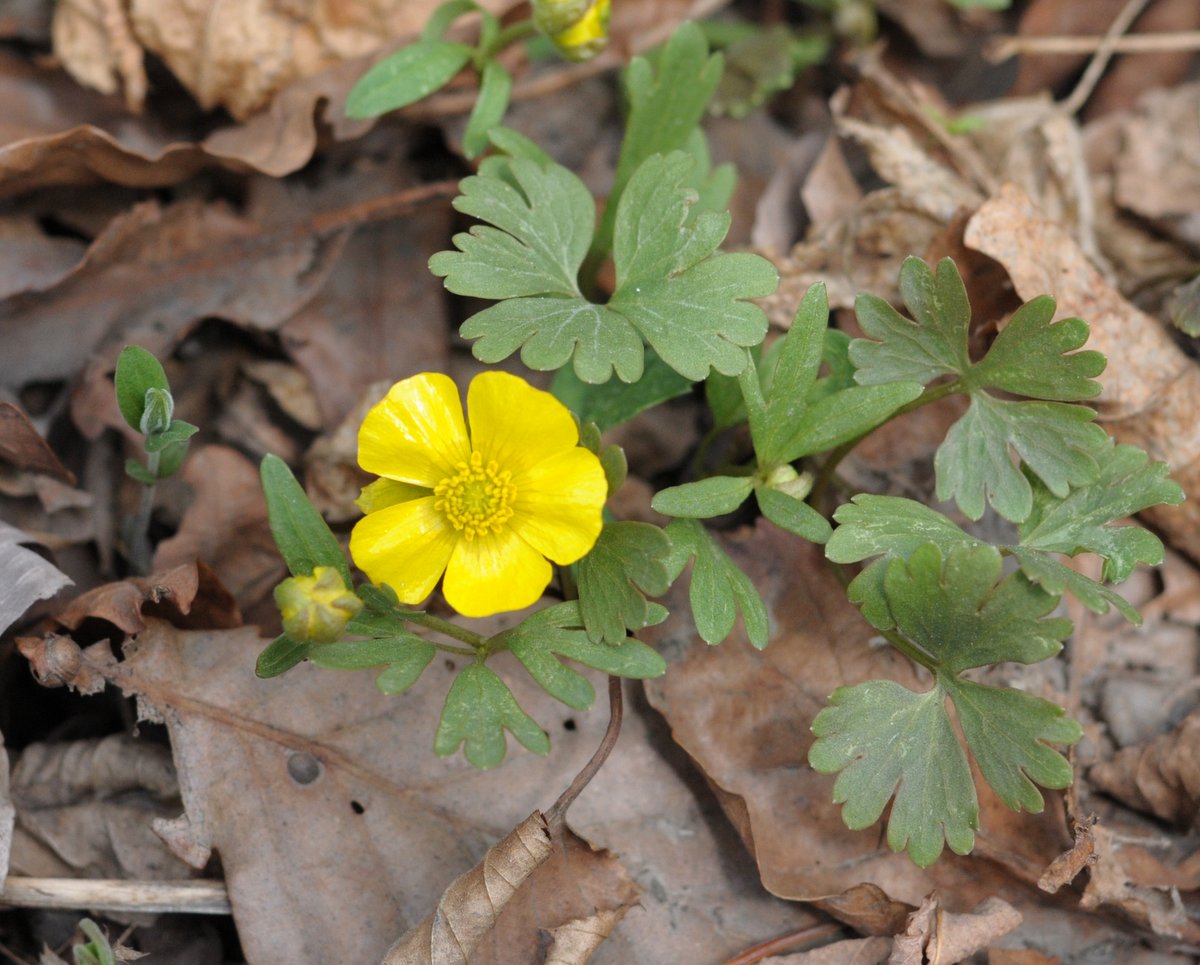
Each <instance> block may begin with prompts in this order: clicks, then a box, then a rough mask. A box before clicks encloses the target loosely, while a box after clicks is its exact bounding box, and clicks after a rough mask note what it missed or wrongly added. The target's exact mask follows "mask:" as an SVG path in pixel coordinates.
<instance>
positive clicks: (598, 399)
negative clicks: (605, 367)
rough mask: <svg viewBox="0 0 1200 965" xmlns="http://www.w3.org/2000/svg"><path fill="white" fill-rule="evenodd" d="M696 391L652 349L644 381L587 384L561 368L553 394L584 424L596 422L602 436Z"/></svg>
mask: <svg viewBox="0 0 1200 965" xmlns="http://www.w3.org/2000/svg"><path fill="white" fill-rule="evenodd" d="M691 389H692V382H691V380H690V379H685V378H684V377H683V376H682V375H680V374H679V373H678V372H676V371H675V370H674V369H673V368H671V367H670V366H669V365H667V363H666V362H664V361H663V360H662V359H660V358H659V357H658V355H657V354H656V353H655V352H654V351H653V349H651V350H650V351H648V352H646V353H645V368H644V369H643V370H642V375H641V378H639V379H638V380H637V381H636V382H633V383H632V384H629V385H626V384H625V383H623V382H613V381H608V382H604V383H602V384H600V385H594V384H591V383H588V382H584V381H583V380H582V379H581V378H579V376H578V375H576V374H575V370H574V369H569V368H561V369H559V370H558V371H557V372H556V373H555V374H554V382H553V384H552V386H551V390H550V391H551V392H553V393H554V397H555V398H556V399H558V401H559V402H561V403H562V404H563V405H565V406H566V407H567V408H568V409H570V410H571V411H572V412H574V413H575V414H576V415H577V416H579V421H581V422H594V423H596V425H597V426H598V427H599V429H600V431H601V432H605V431H607V430H609V429H612V428H614V427H615V426H619V425H621V424H622V423H625V422H628V421H629V420H630V419H632V418H633V417H634V416H636V415H638V414H639V413H642V412H645V411H646V410H647V409H652V408H653V407H654V406H656V405H658V404H659V403H662V402H666V401H668V400H670V399H674V398H677V397H679V396H681V395H686V394H687V393H688V392H690V391H691Z"/></svg>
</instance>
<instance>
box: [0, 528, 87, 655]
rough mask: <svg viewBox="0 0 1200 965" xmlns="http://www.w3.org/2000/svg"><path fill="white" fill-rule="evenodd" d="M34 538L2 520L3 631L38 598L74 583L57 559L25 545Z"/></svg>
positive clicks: (0, 613) (0, 595)
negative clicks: (29, 548) (49, 557)
mask: <svg viewBox="0 0 1200 965" xmlns="http://www.w3.org/2000/svg"><path fill="white" fill-rule="evenodd" d="M31 542H34V541H33V540H32V539H31V538H30V537H29V536H27V535H26V534H25V533H23V532H21V530H19V529H17V528H16V527H15V526H10V525H9V524H8V523H6V522H4V521H3V520H0V632H2V631H4V630H7V629H8V628H9V627H10V626H12V625H13V624H14V623H16V622H17V621H18V620H19V619H21V617H22V616H24V615H25V611H26V610H28V609H29V607H30V606H32V605H33V604H34V603H35V602H36V601H37V600H44V599H46V598H47V597H51V596H53V595H54V594H55V593H57V592H58V591H59V590H61V589H62V588H63V587H64V586H69V585H70V584H71V579H70V578H69V577H68V576H67V575H66V574H65V573H63V572H62V571H61V570H60V569H58V567H56V566H55V565H54V564H53V563H50V562H49V561H47V560H45V559H43V558H42V557H40V556H38V554H37V553H35V552H33V551H32V550H28V549H26V548H25V547H24V546H22V545H21V544H22V543H31Z"/></svg>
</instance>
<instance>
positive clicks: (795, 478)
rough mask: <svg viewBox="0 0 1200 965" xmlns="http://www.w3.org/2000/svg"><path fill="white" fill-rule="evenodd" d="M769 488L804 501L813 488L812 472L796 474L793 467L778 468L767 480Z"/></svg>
mask: <svg viewBox="0 0 1200 965" xmlns="http://www.w3.org/2000/svg"><path fill="white" fill-rule="evenodd" d="M765 482H766V484H767V486H768V488H770V489H775V490H778V491H779V492H781V493H786V494H787V495H789V496H791V497H792V498H793V499H804V498H805V497H806V496H807V495H808V494H809V493H810V492H811V491H812V487H813V477H812V473H810V472H807V471H806V472H796V470H795V469H794V468H793V467H792V466H787V465H784V466H776V467H775V468H774V469H772V470H771V472H770V474H769V475H768V476H767V478H766V480H765Z"/></svg>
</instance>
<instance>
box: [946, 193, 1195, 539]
mask: <svg viewBox="0 0 1200 965" xmlns="http://www.w3.org/2000/svg"><path fill="white" fill-rule="evenodd" d="M964 243H965V244H966V245H967V246H968V247H969V248H974V249H975V250H977V251H981V252H983V253H984V254H985V255H988V256H989V257H991V258H994V259H995V260H996V261H998V262H1000V263H1001V264H1002V265H1003V266H1004V268H1005V270H1006V271H1007V272H1008V274H1009V277H1010V278H1011V279H1012V283H1013V287H1014V288H1015V289H1016V291H1017V294H1018V295H1020V296H1021V298H1022V299H1024V300H1026V301H1028V300H1029V299H1031V298H1035V297H1037V296H1038V295H1046V294H1048V295H1051V296H1052V297H1053V298H1054V299H1055V300H1056V302H1057V303H1058V312H1057V316H1058V317H1059V318H1066V317H1069V316H1077V317H1079V318H1082V319H1084V320H1085V321H1086V322H1087V323H1088V325H1089V326H1090V329H1091V334H1090V337H1089V338H1088V343H1087V347H1088V348H1089V349H1096V350H1098V351H1100V352H1103V353H1104V355H1105V356H1107V358H1108V360H1109V364H1108V368H1107V369H1106V370H1105V372H1104V375H1103V377H1102V379H1101V383H1102V384H1103V386H1104V391H1103V392H1102V393H1101V395H1100V397H1099V399H1098V401H1097V403H1096V407H1097V410H1098V412H1099V418H1100V421H1101V422H1103V423H1104V424H1105V428H1106V429H1107V430H1108V431H1109V432H1110V433H1111V434H1112V435H1114V436H1116V438H1117V440H1118V441H1119V442H1127V443H1132V444H1134V445H1136V446H1139V447H1141V448H1142V449H1145V450H1146V451H1147V452H1149V454H1150V457H1151V458H1152V459H1156V460H1162V461H1164V462H1166V463H1167V464H1168V465H1169V466H1170V467H1171V475H1172V477H1173V478H1174V479H1175V481H1176V482H1178V483H1179V484H1180V486H1182V487H1183V490H1184V492H1185V493H1186V494H1187V496H1188V497H1189V498H1188V499H1187V500H1186V501H1185V502H1183V503H1182V504H1180V505H1178V506H1162V507H1156V508H1154V509H1152V510H1148V511H1146V512H1145V513H1144V514H1143V515H1145V516H1146V517H1147V518H1148V519H1149V520H1150V521H1151V522H1153V523H1154V524H1155V526H1157V527H1159V528H1160V529H1161V530H1162V531H1163V532H1164V534H1165V535H1166V537H1167V539H1168V540H1169V541H1170V542H1171V543H1172V544H1173V545H1174V546H1175V547H1176V548H1178V549H1181V550H1183V551H1184V552H1186V553H1187V554H1188V555H1189V556H1191V557H1192V558H1193V559H1200V365H1197V364H1196V362H1195V360H1194V359H1191V358H1189V357H1188V356H1187V355H1185V354H1184V353H1183V352H1182V351H1180V349H1179V348H1178V347H1177V346H1176V345H1175V342H1174V341H1173V340H1172V338H1171V336H1170V334H1168V332H1167V331H1166V329H1165V328H1164V327H1163V325H1162V324H1160V323H1159V322H1158V321H1157V320H1156V319H1154V318H1151V317H1150V316H1149V315H1146V314H1145V313H1143V312H1141V311H1139V310H1138V309H1137V308H1136V307H1134V306H1133V305H1132V304H1130V303H1129V302H1128V301H1126V300H1125V298H1124V297H1122V296H1121V294H1120V293H1119V292H1117V291H1116V290H1115V289H1113V288H1112V287H1110V286H1109V285H1108V284H1107V283H1106V282H1105V281H1104V279H1103V277H1102V276H1101V274H1100V273H1099V272H1098V271H1097V270H1096V269H1095V268H1094V267H1093V266H1092V264H1091V263H1090V262H1089V261H1088V260H1087V258H1086V256H1085V255H1084V254H1083V252H1082V251H1081V250H1080V249H1079V246H1078V245H1077V244H1076V243H1075V241H1074V240H1073V239H1072V238H1071V236H1070V235H1069V234H1068V233H1067V232H1066V230H1065V229H1064V228H1063V227H1062V226H1061V225H1059V224H1058V223H1057V222H1054V221H1051V220H1049V219H1047V218H1046V217H1045V216H1044V215H1043V214H1042V213H1041V212H1040V211H1039V210H1038V208H1037V207H1036V205H1035V204H1034V203H1033V202H1032V201H1031V200H1030V199H1029V197H1028V196H1027V195H1026V194H1025V193H1024V192H1023V191H1022V190H1021V189H1020V188H1018V187H1016V186H1015V185H1012V184H1006V185H1004V186H1003V187H1002V188H1001V189H1000V190H999V192H998V193H997V194H996V195H995V196H994V197H992V198H991V199H990V200H988V201H987V202H985V203H984V205H983V206H982V207H981V208H980V209H979V211H977V212H976V213H975V215H974V216H973V217H972V218H971V220H970V222H969V223H968V224H967V230H966V233H965V235H964Z"/></svg>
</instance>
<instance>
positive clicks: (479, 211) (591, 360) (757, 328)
mask: <svg viewBox="0 0 1200 965" xmlns="http://www.w3.org/2000/svg"><path fill="white" fill-rule="evenodd" d="M493 140H495V137H494V136H493ZM691 165H692V161H691V159H690V158H689V157H688V156H687V155H686V154H683V153H681V152H676V153H674V154H671V155H668V156H666V157H662V156H659V155H655V156H653V157H651V158H649V159H648V160H647V161H646V163H645V164H644V165H643V167H642V168H641V169H639V171H638V172H637V174H636V175H635V177H634V179H633V181H632V182H631V183H630V189H629V190H628V191H627V192H626V194H625V197H624V198H623V199H622V202H621V204H620V205H619V210H618V218H617V222H618V223H617V236H616V244H617V251H616V262H617V290H616V291H615V292H614V294H613V297H612V298H611V299H610V300H609V302H608V304H606V305H596V304H593V303H591V302H589V301H588V300H587V299H585V298H583V297H582V295H581V294H580V291H579V288H578V273H579V268H580V265H581V262H582V259H583V256H584V253H585V252H586V250H587V246H588V242H589V240H590V238H591V230H592V225H593V219H594V207H593V202H592V198H591V195H590V194H588V192H587V189H586V188H584V186H583V184H582V183H581V182H580V181H579V179H578V178H576V177H575V176H574V175H573V174H571V173H570V172H569V171H567V170H566V169H565V168H563V167H561V166H559V165H556V164H542V163H539V162H537V161H533V160H527V159H524V158H510V159H506V160H504V161H503V162H501V164H499V165H492V166H489V167H487V168H486V169H484V168H481V171H480V174H478V175H476V176H474V177H470V178H466V179H465V180H464V181H463V182H462V185H461V189H462V192H463V193H462V195H461V196H460V197H459V198H457V199H456V200H455V206H456V207H457V208H458V209H459V210H460V211H462V212H463V213H465V214H469V215H472V216H474V217H476V218H479V219H481V220H483V221H485V222H487V224H483V225H476V226H475V227H474V228H472V229H471V231H470V232H469V233H466V234H459V235H456V236H455V238H454V244H455V246H456V247H457V248H458V251H451V252H439V253H438V254H436V255H434V256H433V258H432V259H430V263H429V264H430V269H431V270H432V271H433V273H434V274H436V275H441V276H443V277H444V278H445V279H446V282H445V284H446V287H447V288H448V289H449V290H450V291H452V292H455V293H457V294H461V295H471V296H475V297H480V298H495V299H505V300H504V301H501V302H500V303H499V304H496V305H493V306H491V307H490V308H487V309H484V310H483V311H482V312H480V313H479V314H477V315H474V316H473V317H471V318H469V319H468V320H467V321H466V322H465V323H464V324H463V326H462V329H461V332H462V335H463V336H464V337H465V338H469V339H475V340H477V341H476V344H475V345H474V346H473V350H474V352H475V355H476V356H477V357H478V358H480V359H482V360H483V361H485V362H498V361H501V360H502V359H505V358H507V357H508V356H510V355H512V354H513V353H514V352H516V351H517V350H518V349H519V350H520V352H521V359H522V361H523V362H524V363H525V364H526V365H527V366H529V367H530V368H534V369H538V370H542V371H545V370H550V369H557V368H560V367H562V366H563V365H565V364H566V363H567V362H568V361H569V360H570V359H571V358H572V356H573V357H574V367H575V373H576V375H577V376H578V377H579V378H580V379H581V380H582V381H584V382H591V383H600V382H605V381H607V380H608V379H610V378H611V377H612V375H613V373H614V371H615V373H616V375H617V377H618V378H620V379H621V380H622V381H624V382H637V381H638V380H639V379H640V378H641V377H642V374H643V370H644V347H643V340H645V341H646V342H648V343H649V344H650V345H651V347H652V348H653V349H654V350H655V351H656V352H657V354H658V355H659V357H660V358H661V359H662V360H663V361H664V362H665V363H666V364H667V365H668V366H669V367H670V368H672V369H674V370H675V371H676V372H677V373H679V374H680V375H681V376H683V377H684V378H686V379H688V380H690V381H700V380H702V379H704V378H705V377H706V376H707V375H708V372H709V370H710V368H715V369H717V371H720V372H724V373H726V374H736V373H737V372H739V371H741V369H742V368H744V367H745V365H746V355H745V352H744V350H743V347H744V346H748V345H755V344H758V343H759V342H760V341H761V340H762V338H763V336H764V334H765V333H766V328H767V321H766V315H765V314H764V313H763V311H762V309H760V308H759V307H758V306H757V305H754V304H752V303H750V302H748V301H746V299H750V298H757V297H761V296H763V295H766V294H769V293H770V292H772V291H774V289H775V286H776V284H777V281H778V275H777V273H776V271H775V269H774V267H773V266H772V265H771V263H770V262H768V261H767V260H766V259H764V258H760V257H759V256H757V255H750V254H734V255H723V254H714V252H715V250H716V248H717V246H718V245H719V244H720V242H721V240H722V239H723V238H724V236H725V232H726V230H727V229H728V215H727V214H720V215H718V214H715V213H712V212H705V213H701V214H700V215H698V216H696V217H694V218H693V217H691V216H690V209H691V207H692V205H693V204H694V203H695V200H696V195H695V193H694V192H693V191H691V189H689V188H687V187H686V186H685V185H684V184H683V182H684V180H685V177H686V175H687V173H688V170H689V168H690V166H691Z"/></svg>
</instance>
